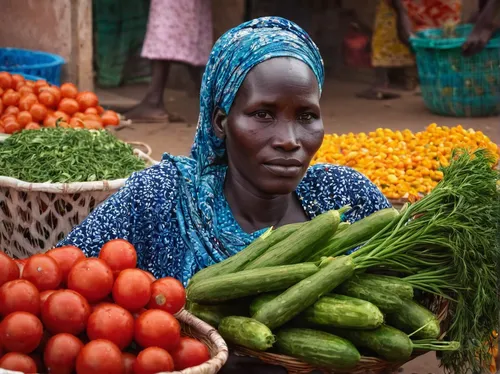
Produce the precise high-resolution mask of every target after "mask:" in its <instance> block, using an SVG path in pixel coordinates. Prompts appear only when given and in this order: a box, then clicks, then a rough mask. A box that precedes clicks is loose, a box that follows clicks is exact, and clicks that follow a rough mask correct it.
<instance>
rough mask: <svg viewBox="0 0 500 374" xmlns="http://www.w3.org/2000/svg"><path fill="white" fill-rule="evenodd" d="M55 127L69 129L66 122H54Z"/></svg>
mask: <svg viewBox="0 0 500 374" xmlns="http://www.w3.org/2000/svg"><path fill="white" fill-rule="evenodd" d="M56 126H59V127H62V128H63V129H69V128H70V125H69V123H68V122H66V121H62V120H61V121H56Z"/></svg>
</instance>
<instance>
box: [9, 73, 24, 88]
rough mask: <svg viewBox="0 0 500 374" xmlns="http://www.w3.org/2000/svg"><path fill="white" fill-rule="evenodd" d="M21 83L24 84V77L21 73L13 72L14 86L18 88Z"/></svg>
mask: <svg viewBox="0 0 500 374" xmlns="http://www.w3.org/2000/svg"><path fill="white" fill-rule="evenodd" d="M20 83H22V84H24V77H23V76H22V75H21V74H12V88H16V87H17V85H18V84H20Z"/></svg>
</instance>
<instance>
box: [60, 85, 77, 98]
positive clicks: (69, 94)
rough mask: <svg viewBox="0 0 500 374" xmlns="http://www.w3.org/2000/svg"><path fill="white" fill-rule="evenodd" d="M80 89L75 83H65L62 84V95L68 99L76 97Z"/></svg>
mask: <svg viewBox="0 0 500 374" xmlns="http://www.w3.org/2000/svg"><path fill="white" fill-rule="evenodd" d="M77 95H78V89H77V88H76V86H75V85H74V84H73V83H64V84H63V85H61V96H62V97H66V98H68V99H76V96H77Z"/></svg>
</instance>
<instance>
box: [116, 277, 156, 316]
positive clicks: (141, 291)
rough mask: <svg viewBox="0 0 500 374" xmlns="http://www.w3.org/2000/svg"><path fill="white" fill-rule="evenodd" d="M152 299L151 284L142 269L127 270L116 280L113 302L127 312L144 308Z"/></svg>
mask: <svg viewBox="0 0 500 374" xmlns="http://www.w3.org/2000/svg"><path fill="white" fill-rule="evenodd" d="M150 298H151V282H150V281H149V278H148V276H147V275H146V274H144V272H143V271H142V270H140V269H125V270H123V271H122V272H121V273H120V274H119V275H118V277H117V278H116V280H115V284H114V286H113V300H114V301H115V303H117V304H118V305H120V306H122V307H124V308H125V309H127V310H131V311H136V310H139V309H141V308H144V307H145V306H146V304H147V303H148V302H149V299H150Z"/></svg>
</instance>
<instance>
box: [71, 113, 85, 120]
mask: <svg viewBox="0 0 500 374" xmlns="http://www.w3.org/2000/svg"><path fill="white" fill-rule="evenodd" d="M73 117H76V118H79V119H81V120H84V119H85V114H83V113H82V112H76V113H75V114H73Z"/></svg>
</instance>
